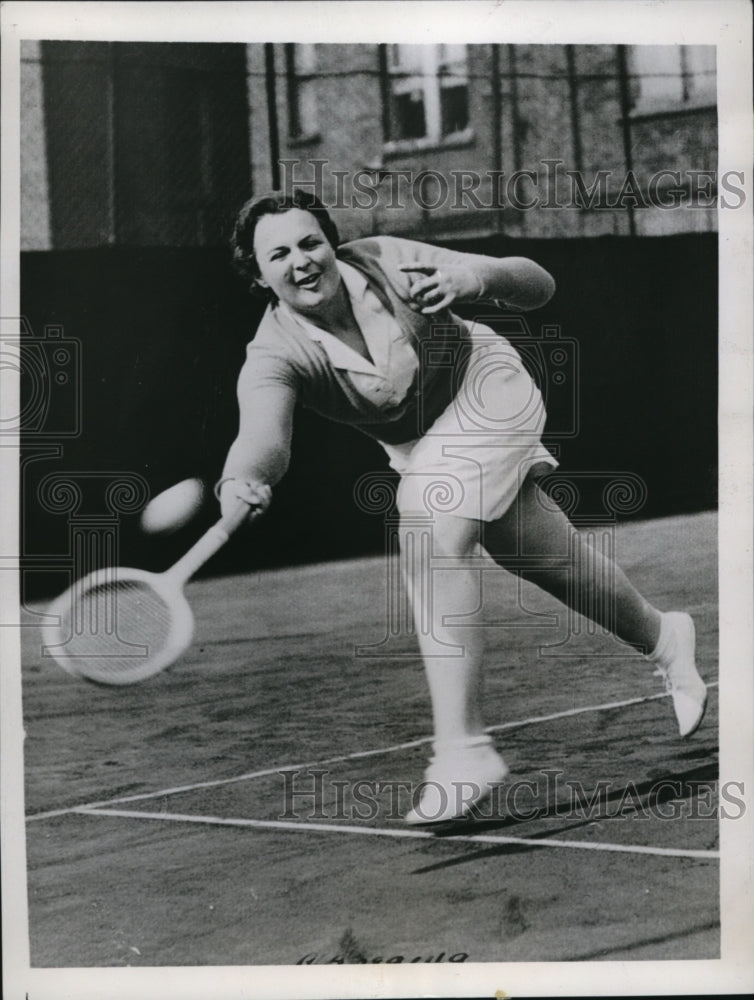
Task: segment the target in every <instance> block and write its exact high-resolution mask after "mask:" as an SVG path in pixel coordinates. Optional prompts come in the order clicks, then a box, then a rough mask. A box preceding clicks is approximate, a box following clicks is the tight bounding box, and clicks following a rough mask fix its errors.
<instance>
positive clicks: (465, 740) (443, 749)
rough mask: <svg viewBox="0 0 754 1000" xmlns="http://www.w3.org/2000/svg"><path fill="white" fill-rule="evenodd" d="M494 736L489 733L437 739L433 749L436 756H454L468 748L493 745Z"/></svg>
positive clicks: (474, 748) (475, 748)
mask: <svg viewBox="0 0 754 1000" xmlns="http://www.w3.org/2000/svg"><path fill="white" fill-rule="evenodd" d="M491 746H492V737H491V736H488V735H487V733H480V734H479V735H478V736H462V737H459V739H456V740H435V741H434V742H433V744H432V751H433V754H434V756H435V757H452V756H454V755H455V754H458V753H463V752H464V751H466V750H477V749H479V748H481V747H491Z"/></svg>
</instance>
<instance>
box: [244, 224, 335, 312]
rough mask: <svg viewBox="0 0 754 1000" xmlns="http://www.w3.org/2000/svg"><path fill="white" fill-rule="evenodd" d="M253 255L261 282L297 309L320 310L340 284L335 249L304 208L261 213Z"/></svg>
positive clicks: (255, 233) (331, 297) (303, 310)
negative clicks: (277, 212) (275, 213)
mask: <svg viewBox="0 0 754 1000" xmlns="http://www.w3.org/2000/svg"><path fill="white" fill-rule="evenodd" d="M254 256H255V257H256V261H257V266H258V268H259V273H260V275H261V277H260V278H259V279H258V283H259V284H260V285H262V286H263V287H264V288H269V289H270V290H271V291H272V292H274V293H275V295H277V297H278V298H279V299H280V300H281V302H285V303H286V304H287V305H289V306H290V307H291V308H292V309H295V310H296V312H300V313H304V314H306V313H318V312H320V311H321V309H322V307H323V306H326V305H327V303H328V302H329V301H330V300H331V299H333V297H334V296H335V294H336V293H337V291H338V288H339V286H340V272H339V271H338V267H337V263H336V258H335V251H334V250H333V248H332V247H331V246H330V244H329V243H328V241H327V237H326V236H325V234H324V233H323V232H322V229H321V227H320V224H319V222H317V220H316V219H315V217H314V216H313V215H312V214H311V213H310V212H306V211H304V210H303V209H301V208H291V209H289V210H288V211H287V212H283V213H281V214H277V215H263V216H262V218H261V219H260V220H259V222H258V223H257V227H256V230H255V231H254Z"/></svg>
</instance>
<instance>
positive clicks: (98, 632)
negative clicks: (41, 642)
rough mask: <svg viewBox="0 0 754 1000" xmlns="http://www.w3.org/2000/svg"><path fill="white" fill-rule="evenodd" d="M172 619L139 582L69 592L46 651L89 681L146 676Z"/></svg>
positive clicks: (162, 646)
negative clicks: (55, 635) (55, 634)
mask: <svg viewBox="0 0 754 1000" xmlns="http://www.w3.org/2000/svg"><path fill="white" fill-rule="evenodd" d="M172 619H173V615H172V612H171V609H170V606H169V605H168V603H167V602H166V601H165V599H164V598H163V597H162V596H161V595H160V594H159V593H158V592H157V591H156V590H155V588H154V587H152V586H150V585H149V584H148V583H147V582H145V581H140V580H118V579H113V580H112V581H106V582H102V583H99V584H97V585H96V586H93V587H88V588H75V589H74V591H73V593H72V596H71V602H70V607H69V608H68V609H64V611H63V614H62V615H61V621H60V626H59V630H58V635H59V642H58V643H56V644H55V646H54V647H50V652H51V653H52V654H53V655H55V656H56V657H57V658H59V659H61V658H64V659H65V661H66V666H67V667H68V669H69V670H70V671H71V672H72V673H77V674H79V675H81V676H83V677H89V678H91V679H92V680H107V679H112V678H116V677H119V678H123V679H125V678H126V677H127V676H128V675H134V676H142V675H144V676H147V675H148V673H149V666H150V664H151V663H153V662H154V661H155V660H156V658H157V657H159V655H160V654H161V653H162V651H163V650H164V649H165V647H166V646H167V644H168V642H169V640H170V636H171V631H172Z"/></svg>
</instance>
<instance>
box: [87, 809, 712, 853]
mask: <svg viewBox="0 0 754 1000" xmlns="http://www.w3.org/2000/svg"><path fill="white" fill-rule="evenodd" d="M71 812H75V813H77V814H78V815H80V816H116V817H118V818H120V819H156V820H163V821H165V822H172V823H204V824H207V825H210V826H241V827H253V828H256V829H263V830H296V831H297V832H304V833H356V834H361V835H362V836H367V837H394V838H397V839H402V840H407V839H413V840H435V841H438V842H440V841H449V842H450V843H453V842H454V841H462V842H463V843H468V844H497V845H500V844H526V845H527V846H528V847H550V848H571V849H574V850H579V851H609V852H612V853H617V854H653V855H659V856H660V857H665V858H667V857H670V858H705V859H711V858H719V857H720V852H719V851H702V850H692V849H689V850H684V849H682V848H676V847H645V846H644V845H642V844H636V845H632V844H605V843H598V842H594V841H583V840H556V839H555V838H554V837H553V838H550V839H548V840H538V839H535V838H534V837H508V836H505V835H504V834H500V835H497V836H496V835H494V834H491V833H487V834H485V833H469V834H459V835H457V836H452V837H438V836H437V835H436V834H434V833H431V832H430V831H428V830H411V829H400V828H396V829H386V828H384V827H373V826H347V825H345V824H343V825H342V826H341V825H338V824H335V823H300V822H287V821H285V820H272V819H270V820H266V819H233V818H230V819H227V818H225V817H222V816H196V815H190V814H187V813H162V812H159V813H155V812H140V811H139V810H137V809H91V808H90V809H84V808H79V809H72V810H71Z"/></svg>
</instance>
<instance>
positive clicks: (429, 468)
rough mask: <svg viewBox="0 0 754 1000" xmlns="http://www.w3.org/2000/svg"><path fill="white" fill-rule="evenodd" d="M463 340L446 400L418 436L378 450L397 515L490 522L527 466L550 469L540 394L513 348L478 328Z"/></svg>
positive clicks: (553, 463) (511, 497) (518, 485)
mask: <svg viewBox="0 0 754 1000" xmlns="http://www.w3.org/2000/svg"><path fill="white" fill-rule="evenodd" d="M471 338H472V344H473V348H472V353H471V358H470V360H469V365H468V367H467V369H466V372H465V374H464V376H463V379H462V381H461V384H460V386H459V387H458V390H457V392H456V395H455V397H454V399H453V400H452V402H451V403H450V404H449V405H448V406H447V407H446V409H445V410H444V411H443V412H442V413H441V414H440V416H439V417H438V418H437V420H435V422H434V423H433V424H432V426H431V427H430V428H429V429H428V430H427V432H426V433H425V434H424V435H422V437H420V438H417V439H416V440H414V441H408V442H406V443H404V444H399V445H388V444H384V443H383V445H382V446H383V448H384V449H385V451H386V452H387V455H388V459H389V461H390V465H391V467H392V468H393V469H395V471H396V472H398V473H399V474H400V476H401V482H400V485H399V488H398V498H397V500H398V508H399V510H400V512H401V513H402V514H413V515H417V516H421V517H427V516H435V515H437V514H453V515H455V516H456V517H465V518H471V519H473V520H479V521H495V520H497V519H498V518H499V517H502V515H503V514H504V513H505V512H506V510H507V509H508V508H509V507H510V505H511V504H512V503H513V501H514V499H515V498H516V495H517V494H518V491H519V490H520V489H521V486H522V484H523V481H524V479H525V478H526V476H527V475H528V474H529V472H530V471H531V469H532V468H533V467H534V466H537V465H540V463H546V464H547V465H549V466H551V467H553V468H555V467H556V466H557V464H558V463H557V461H556V460H555V459H554V458H553V456H552V455H551V454H550V452H549V451H547V449H546V448H545V447H544V445H543V444H542V442H541V435H542V430H543V428H544V425H545V419H546V416H547V415H546V413H545V407H544V403H543V401H542V395H541V393H540V391H539V389H538V388H537V386H536V385H535V384H534V382H533V381H532V379H531V377H530V376H529V373H528V372H527V371H526V368H525V367H524V364H523V362H522V360H521V356H520V355H519V353H518V351H516V349H515V348H514V347H513V346H512V345H511V344H510V343H509V342H508V341H507V340H506V339H505V337H502V336H500V335H499V334H496V333H495V332H494V331H493V330H491V329H490V328H489V327H487V326H483V325H481V324H475V325H474V327H473V328H472V331H471Z"/></svg>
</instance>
